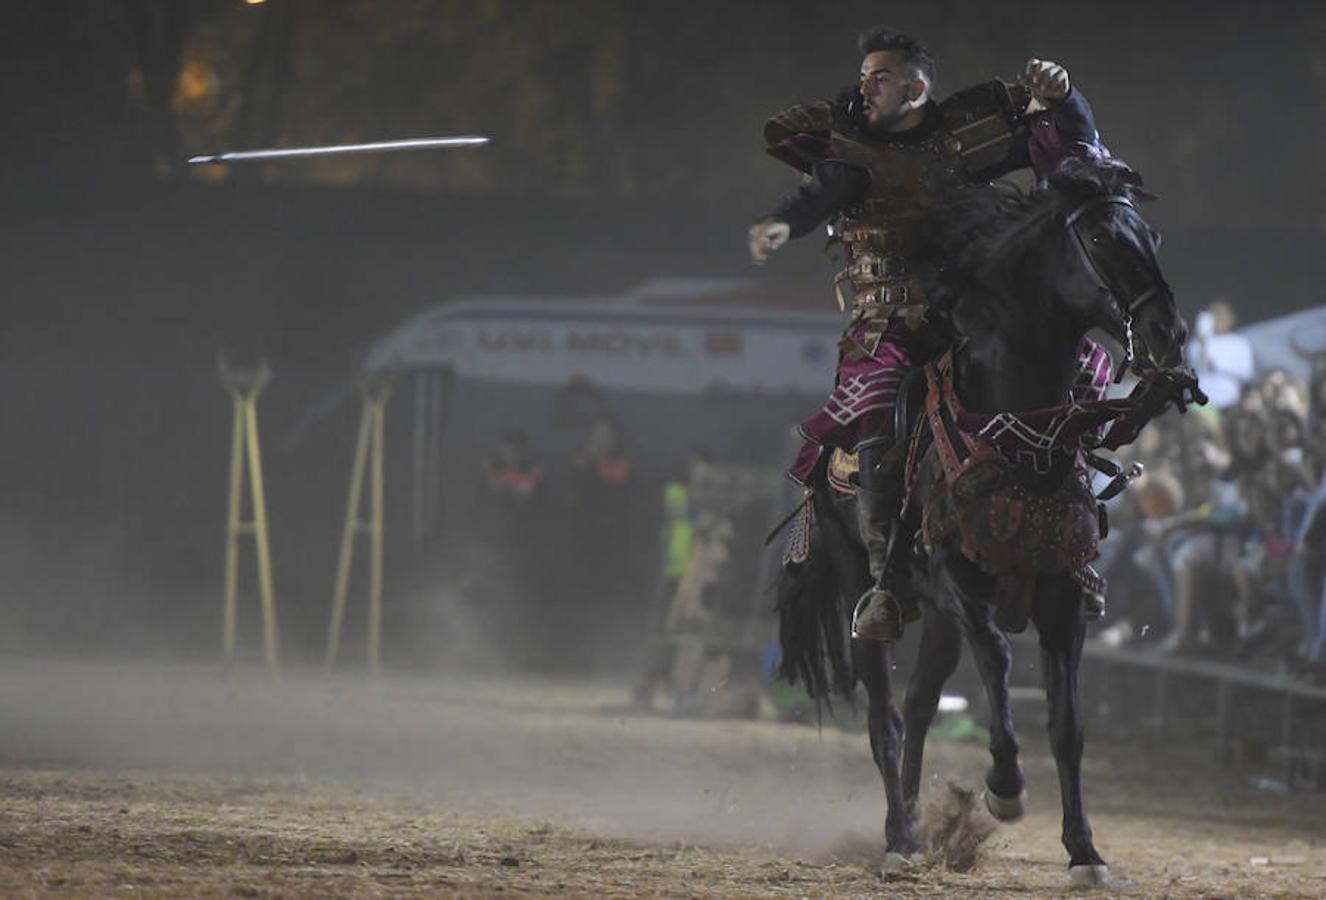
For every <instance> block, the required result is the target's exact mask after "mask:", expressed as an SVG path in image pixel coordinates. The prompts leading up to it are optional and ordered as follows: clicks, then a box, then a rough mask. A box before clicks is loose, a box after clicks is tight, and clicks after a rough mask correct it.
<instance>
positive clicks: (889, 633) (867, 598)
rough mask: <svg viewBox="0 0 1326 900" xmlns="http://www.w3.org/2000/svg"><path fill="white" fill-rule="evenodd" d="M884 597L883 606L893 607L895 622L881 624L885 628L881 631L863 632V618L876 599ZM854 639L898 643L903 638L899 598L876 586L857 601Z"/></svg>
mask: <svg viewBox="0 0 1326 900" xmlns="http://www.w3.org/2000/svg"><path fill="white" fill-rule="evenodd" d="M880 596H882V597H883V598H884V599H883V601H882V602H881V605H882V606H888V607H892V610H893V620H892V621H891V622H889V621H884V622H882V623H880V624H882V625H883V626H884V628H883V629H881V630H879V631H873V630H872V631H863V630H862V629H861V627H860V626H861V623H862V616H863V614H864V613H865V612H866V610H868V609H869V608H870V607H871V605H872V604H873V603H874V600H875V598H876V597H880ZM852 637H853V638H858V639H860V640H866V641H883V642H885V643H888V642H891V641H896V640H897V639H898V638H900V637H902V607H901V605H900V604H899V603H898V598H896V597H894V596H893V595H892V594H890V593H889V592H887V591H885V590H883V589H882V588H880V587H878V586H876V587H872V588H871V589H870V590H868V591H866V592H865V593H864V594H862V595H861V599H860V600H857V601H856V608H855V609H853V610H852Z"/></svg>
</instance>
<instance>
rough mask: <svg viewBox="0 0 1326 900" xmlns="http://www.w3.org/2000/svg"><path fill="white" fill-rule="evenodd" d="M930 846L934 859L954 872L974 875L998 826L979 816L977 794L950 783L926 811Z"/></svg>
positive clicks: (927, 838)
mask: <svg viewBox="0 0 1326 900" xmlns="http://www.w3.org/2000/svg"><path fill="white" fill-rule="evenodd" d="M923 830H924V833H925V839H926V846H927V847H929V855H930V858H931V859H933V860H935V861H936V862H939V863H941V864H942V865H943V866H944V867H945V868H946V869H949V870H951V871H954V872H970V871H971V870H972V869H973V868H975V867H976V864H977V863H978V862H980V858H981V847H982V846H983V845H984V844H985V842H986V840H988V839H989V837H990V835H992V834H994V831H995V826H994V824H993V823H991V822H990V821H989V820H988V819H986V818H985V817H984V816H981V815H978V813H977V808H976V792H975V791H969V790H967V789H966V788H963V787H959V786H958V785H957V784H955V783H953V782H952V781H950V782H949V783H948V786H947V787H946V788H945V789H944V792H943V793H942V794H941V795H940V796H939V797H938V798H936V799H935V800H934V801H932V802H931V803H930V804H929V805H928V806H927V807H926V810H925V824H924V826H923Z"/></svg>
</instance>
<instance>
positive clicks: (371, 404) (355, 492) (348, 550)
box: [326, 375, 391, 675]
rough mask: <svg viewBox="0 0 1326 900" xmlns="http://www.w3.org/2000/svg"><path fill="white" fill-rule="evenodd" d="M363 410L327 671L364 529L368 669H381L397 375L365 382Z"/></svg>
mask: <svg viewBox="0 0 1326 900" xmlns="http://www.w3.org/2000/svg"><path fill="white" fill-rule="evenodd" d="M360 390H361V393H362V395H363V412H362V413H361V414H360V417H359V440H358V442H357V443H356V445H355V461H354V468H353V469H351V471H350V499H349V502H348V503H347V505H346V511H345V530H344V531H343V532H342V533H341V556H340V560H339V562H338V563H337V566H336V591H335V594H334V596H333V598H332V611H331V627H330V629H329V630H328V633H327V661H326V665H327V669H328V670H329V671H330V670H331V668H332V666H333V665H334V664H335V662H336V652H337V650H338V649H339V648H340V643H341V623H342V621H343V620H344V619H345V602H346V598H347V596H348V595H349V593H350V569H351V564H352V562H353V561H354V552H355V535H356V534H358V533H360V532H364V533H367V534H368V539H369V569H368V668H369V670H370V671H372V672H373V673H374V674H375V675H376V674H378V673H379V672H381V670H382V664H381V656H380V651H381V644H382V506H383V499H382V497H383V454H384V451H385V444H386V419H387V401H388V400H389V399H390V398H391V377H390V376H388V375H374V376H371V377H369V378H367V379H365V380H364V382H363V384H362V385H361V386H360ZM370 470H371V473H372V474H371V482H370V485H369V518H368V520H367V521H365V520H363V519H362V518H360V515H359V504H360V499H361V497H362V495H363V493H364V477H365V475H366V473H368V472H369V471H370Z"/></svg>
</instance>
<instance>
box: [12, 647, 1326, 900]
mask: <svg viewBox="0 0 1326 900" xmlns="http://www.w3.org/2000/svg"><path fill="white" fill-rule="evenodd" d="M625 696H626V692H625V690H624V689H622V688H620V687H614V686H611V685H603V684H597V683H573V682H558V683H551V682H548V681H537V680H532V679H526V680H512V679H499V678H496V677H478V676H473V675H470V676H464V677H457V676H441V675H437V676H430V677H426V678H425V677H389V678H384V679H382V680H379V681H372V680H369V679H358V678H352V677H345V676H338V677H336V678H325V677H323V676H321V675H316V674H311V673H310V674H307V675H287V676H286V677H285V678H283V679H282V680H281V681H280V682H272V681H269V680H268V679H266V678H265V677H263V676H261V675H260V674H258V673H241V674H240V675H238V676H232V677H230V678H221V677H220V676H219V673H217V672H216V671H215V670H212V669H208V668H205V667H191V666H149V665H134V666H132V667H130V666H119V667H112V666H104V665H94V664H85V663H63V664H58V665H56V664H50V663H33V662H29V663H12V662H11V663H5V664H3V665H0V727H2V728H3V731H2V732H0V894H3V895H4V896H18V897H47V896H76V897H102V896H144V897H179V896H209V897H220V896H224V897H277V896H286V897H295V896H316V897H327V896H438V895H445V894H462V895H466V896H492V895H498V894H501V895H518V896H529V895H559V896H639V895H665V896H719V897H750V896H764V895H771V896H772V895H779V896H797V897H802V896H813V897H818V896H900V897H911V896H954V895H962V894H966V895H971V896H1028V897H1040V896H1061V895H1064V894H1067V893H1069V891H1068V887H1067V885H1068V879H1067V872H1066V868H1065V866H1066V856H1065V854H1064V851H1063V849H1062V848H1061V847H1060V845H1059V842H1058V833H1059V812H1058V789H1057V781H1056V779H1055V777H1054V771H1053V765H1052V763H1051V762H1050V760H1049V759H1048V758H1047V756H1046V755H1045V753H1044V749H1043V748H1044V736H1043V733H1042V732H1041V730H1040V728H1039V727H1037V726H1035V725H1034V724H1033V723H1031V722H1025V723H1024V724H1023V733H1024V734H1023V744H1024V746H1025V748H1026V754H1025V766H1026V769H1027V774H1028V778H1029V792H1030V801H1029V812H1028V815H1027V817H1026V819H1025V820H1023V821H1022V822H1020V823H1017V824H1016V825H1012V826H1000V827H999V828H998V829H997V830H996V831H995V833H994V836H993V837H992V838H991V839H990V841H989V842H988V843H987V845H986V847H985V850H984V854H983V857H982V859H981V860H980V862H979V863H978V865H977V867H976V868H975V869H974V870H973V871H971V872H968V873H963V874H959V873H954V872H950V871H947V870H945V869H944V868H943V867H942V866H941V865H939V864H937V863H927V862H921V863H919V864H917V865H915V866H914V867H913V868H912V869H910V870H908V871H906V872H904V873H901V874H890V875H885V874H883V873H881V871H880V867H879V862H880V859H881V856H882V840H881V835H882V814H883V793H882V789H881V787H880V786H879V784H878V779H877V776H876V774H875V772H874V770H873V767H872V765H871V763H870V758H869V752H868V749H867V744H866V738H865V736H864V735H863V734H860V733H857V732H854V731H851V730H844V729H840V728H836V727H825V728H823V729H822V730H817V729H816V728H814V727H808V726H803V725H787V724H778V723H773V722H709V721H692V720H681V719H672V718H667V717H661V716H630V715H625V714H621V713H618V712H611V711H608V712H605V710H611V708H612V707H614V706H615V705H619V704H621V703H622V702H623V700H624V699H625ZM928 753H929V756H928V758H927V762H928V768H929V771H930V773H931V779H930V782H929V785H928V790H930V791H931V792H932V793H933V792H936V791H941V790H943V789H944V787H943V785H944V783H945V782H946V781H947V780H949V779H952V780H955V781H957V782H959V783H962V784H966V785H969V786H973V787H974V786H976V785H977V784H978V783H979V778H980V773H981V772H982V770H983V768H984V766H985V763H986V754H985V752H984V749H983V748H982V747H980V746H976V745H971V744H932V746H931V748H930V749H929V751H928ZM1087 753H1088V755H1087V762H1086V783H1087V800H1088V808H1089V809H1090V811H1091V812H1092V824H1093V826H1094V828H1095V832H1096V843H1097V846H1098V847H1099V849H1100V851H1101V853H1102V854H1103V855H1104V856H1105V857H1106V859H1107V860H1109V862H1110V864H1111V872H1112V876H1113V879H1114V886H1113V888H1112V889H1111V890H1108V891H1100V892H1097V895H1098V896H1109V895H1113V894H1120V895H1126V896H1136V897H1161V896H1169V897H1239V898H1242V897H1321V896H1326V802H1323V798H1322V796H1321V795H1319V794H1318V795H1315V796H1312V795H1299V796H1292V795H1291V796H1285V795H1279V794H1274V793H1268V792H1264V791H1259V790H1256V789H1255V788H1253V787H1251V786H1249V785H1248V783H1247V777H1246V775H1241V776H1237V777H1235V776H1232V775H1229V774H1227V773H1225V774H1222V773H1221V772H1219V770H1216V769H1214V768H1211V767H1209V766H1207V765H1206V764H1205V763H1204V761H1202V760H1201V759H1200V758H1196V759H1194V758H1190V757H1184V756H1181V755H1179V754H1177V753H1174V752H1170V753H1166V754H1163V755H1161V756H1159V757H1158V756H1157V755H1156V754H1155V753H1149V752H1144V751H1141V750H1139V749H1138V748H1135V747H1133V748H1130V747H1121V746H1118V745H1114V746H1109V745H1107V744H1100V745H1093V744H1092V743H1091V736H1090V735H1088V751H1087Z"/></svg>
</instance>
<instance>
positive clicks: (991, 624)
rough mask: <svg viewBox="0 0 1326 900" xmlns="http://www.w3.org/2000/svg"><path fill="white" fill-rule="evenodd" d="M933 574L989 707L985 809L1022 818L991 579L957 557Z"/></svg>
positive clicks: (1004, 656)
mask: <svg viewBox="0 0 1326 900" xmlns="http://www.w3.org/2000/svg"><path fill="white" fill-rule="evenodd" d="M938 570H939V572H940V574H941V578H942V579H943V584H944V587H945V591H944V599H943V600H942V601H941V602H944V603H946V604H952V612H953V613H954V614H955V615H956V616H957V617H958V619H959V621H960V622H961V623H962V630H963V631H964V632H965V633H966V635H967V644H968V646H970V647H971V653H972V661H973V662H975V663H976V668H977V671H979V672H980V673H981V681H982V683H984V685H985V697H986V701H987V702H988V704H989V707H990V768H989V770H988V771H987V772H986V775H985V789H986V790H985V805H986V807H987V808H988V809H989V810H990V814H991V815H993V816H994V817H995V818H996V819H999V820H1000V821H1002V822H1012V821H1014V820H1016V819H1019V818H1021V817H1022V813H1023V778H1022V766H1021V764H1020V763H1019V762H1018V750H1019V748H1018V736H1017V732H1016V731H1015V730H1014V728H1013V711H1012V708H1011V706H1010V704H1009V698H1008V680H1009V676H1010V675H1011V674H1012V671H1013V652H1012V650H1011V649H1010V648H1009V646H1008V638H1006V637H1004V632H1003V631H1002V630H1000V628H999V626H998V625H997V624H995V621H994V606H993V605H992V604H990V603H989V602H987V599H986V598H987V597H989V596H990V594H991V593H992V592H993V590H994V588H993V585H992V582H991V579H990V578H989V577H988V576H986V575H984V574H983V573H981V571H980V570H979V569H977V568H976V566H974V565H973V564H972V563H970V562H968V561H967V560H966V559H964V558H963V557H962V556H961V555H960V554H958V553H956V552H951V553H947V554H946V556H945V557H944V559H943V560H942V562H941V563H940V564H939V567H938Z"/></svg>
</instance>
